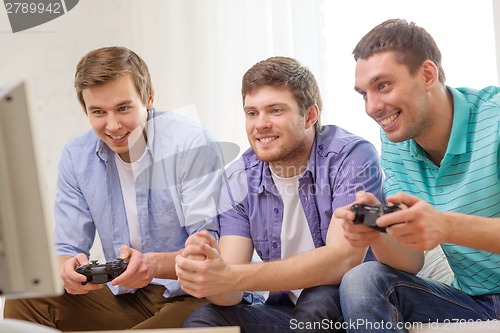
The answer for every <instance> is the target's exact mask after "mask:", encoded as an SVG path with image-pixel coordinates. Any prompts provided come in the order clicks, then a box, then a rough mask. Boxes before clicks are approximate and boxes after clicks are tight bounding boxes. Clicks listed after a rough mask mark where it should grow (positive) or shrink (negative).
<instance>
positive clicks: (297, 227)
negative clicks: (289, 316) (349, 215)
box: [271, 170, 315, 304]
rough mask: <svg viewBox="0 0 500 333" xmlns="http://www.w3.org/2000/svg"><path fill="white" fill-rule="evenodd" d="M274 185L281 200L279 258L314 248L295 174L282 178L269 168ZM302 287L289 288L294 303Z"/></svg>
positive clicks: (297, 178)
mask: <svg viewBox="0 0 500 333" xmlns="http://www.w3.org/2000/svg"><path fill="white" fill-rule="evenodd" d="M271 174H272V177H273V180H274V183H275V184H276V187H277V189H278V191H279V193H280V195H281V200H282V201H283V223H282V226H281V237H280V238H281V259H286V258H289V257H293V256H294V255H297V254H300V253H303V252H306V251H309V250H312V249H314V248H315V246H314V242H313V239H312V235H311V231H310V229H309V225H308V224H307V219H306V215H305V214H304V207H302V203H301V202H300V198H299V178H300V177H301V176H302V175H303V174H300V175H297V176H294V177H290V178H283V177H279V176H278V175H276V174H275V173H274V172H272V170H271ZM301 292H302V289H298V290H290V292H289V293H288V294H289V297H290V300H291V301H292V302H293V303H294V304H295V303H296V302H297V298H299V296H300V293H301Z"/></svg>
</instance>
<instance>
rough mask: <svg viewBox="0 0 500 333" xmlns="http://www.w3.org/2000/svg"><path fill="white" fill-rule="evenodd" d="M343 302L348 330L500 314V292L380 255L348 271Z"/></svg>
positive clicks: (402, 329)
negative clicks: (444, 279) (429, 274)
mask: <svg viewBox="0 0 500 333" xmlns="http://www.w3.org/2000/svg"><path fill="white" fill-rule="evenodd" d="M340 304H341V307H342V314H343V317H344V325H345V327H346V328H347V332H378V333H380V332H408V330H407V329H406V328H408V326H409V325H408V324H409V323H429V322H430V323H435V322H443V321H445V322H453V321H454V320H460V319H461V320H488V319H499V318H500V294H495V295H483V296H469V295H467V294H465V293H463V292H462V291H460V290H459V289H456V288H453V287H451V286H448V285H446V284H442V283H439V282H436V281H432V280H430V279H423V278H420V277H417V276H415V275H412V274H408V273H404V272H401V271H398V270H395V269H393V268H390V267H388V266H386V265H383V264H381V263H379V262H376V261H372V262H366V263H363V264H361V265H359V266H357V267H355V268H353V269H351V270H350V271H349V272H347V274H346V275H344V277H343V279H342V283H341V285H340ZM405 327H406V328H405ZM410 327H411V326H410Z"/></svg>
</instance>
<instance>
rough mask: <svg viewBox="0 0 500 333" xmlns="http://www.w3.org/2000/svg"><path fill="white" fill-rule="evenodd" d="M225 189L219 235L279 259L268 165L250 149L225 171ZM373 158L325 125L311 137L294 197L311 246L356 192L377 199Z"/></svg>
mask: <svg viewBox="0 0 500 333" xmlns="http://www.w3.org/2000/svg"><path fill="white" fill-rule="evenodd" d="M226 175H227V179H228V183H229V190H226V189H223V190H222V192H221V209H222V210H223V212H222V214H221V216H220V225H221V236H226V235H236V236H242V237H247V238H251V239H252V241H253V245H254V248H255V250H256V252H257V254H258V255H259V256H260V258H261V259H262V260H263V261H268V260H273V259H280V258H281V239H280V236H281V228H282V222H283V202H282V200H281V197H280V195H279V192H278V189H277V188H276V186H275V184H274V182H273V180H272V176H271V172H270V170H269V164H268V163H267V162H262V161H260V160H259V159H258V158H257V156H256V155H255V153H254V152H253V150H252V149H249V150H247V151H246V152H245V153H243V155H242V156H241V157H240V158H239V159H238V160H237V161H235V162H234V163H233V164H231V165H230V166H229V167H228V169H227V171H226ZM382 183H383V176H382V172H381V168H380V165H379V160H378V154H377V151H376V150H375V148H374V147H373V145H372V144H371V143H369V142H368V141H366V140H364V139H362V138H360V137H358V136H355V135H352V134H351V133H349V132H347V131H345V130H344V129H342V128H340V127H338V126H334V125H329V126H324V127H323V129H322V130H321V131H320V132H319V133H317V134H316V138H315V140H314V143H313V146H312V149H311V154H310V158H309V162H308V165H307V170H306V172H305V173H304V175H303V176H302V177H301V178H300V179H299V197H300V202H301V203H302V207H303V208H304V213H305V216H306V219H307V223H308V225H309V230H310V231H311V235H312V238H313V241H314V245H315V247H320V246H323V245H325V243H326V234H327V231H328V227H329V225H330V220H331V218H332V214H333V211H334V210H335V209H336V208H337V207H341V206H344V205H347V204H351V203H352V202H353V201H354V200H355V195H356V192H358V191H367V192H371V193H374V194H375V195H376V196H377V197H378V198H379V199H382V198H383V194H382V193H383V191H382Z"/></svg>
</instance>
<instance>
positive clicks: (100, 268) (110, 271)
mask: <svg viewBox="0 0 500 333" xmlns="http://www.w3.org/2000/svg"><path fill="white" fill-rule="evenodd" d="M126 268H127V263H126V262H125V261H124V260H123V259H122V258H117V259H116V260H115V261H108V262H107V263H105V264H99V263H98V262H97V260H92V261H91V262H90V264H88V265H81V266H78V267H76V268H75V271H76V272H77V273H80V274H83V275H85V276H86V277H87V281H85V282H82V285H86V284H87V283H95V284H97V283H106V282H109V281H111V280H113V279H114V278H116V277H118V276H119V275H120V274H122V273H123V272H124V271H125V269H126Z"/></svg>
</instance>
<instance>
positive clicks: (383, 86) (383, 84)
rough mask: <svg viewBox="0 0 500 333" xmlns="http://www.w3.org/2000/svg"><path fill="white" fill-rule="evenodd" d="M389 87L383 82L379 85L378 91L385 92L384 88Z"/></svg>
mask: <svg viewBox="0 0 500 333" xmlns="http://www.w3.org/2000/svg"><path fill="white" fill-rule="evenodd" d="M386 87H387V83H385V82H383V83H380V84H379V85H378V90H383V89H384V88H386Z"/></svg>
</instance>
